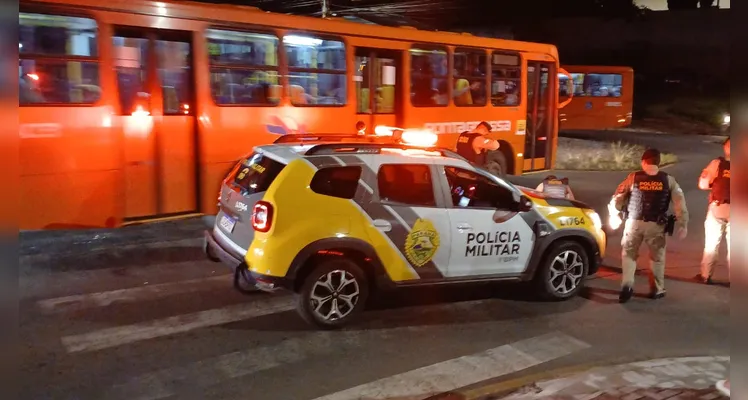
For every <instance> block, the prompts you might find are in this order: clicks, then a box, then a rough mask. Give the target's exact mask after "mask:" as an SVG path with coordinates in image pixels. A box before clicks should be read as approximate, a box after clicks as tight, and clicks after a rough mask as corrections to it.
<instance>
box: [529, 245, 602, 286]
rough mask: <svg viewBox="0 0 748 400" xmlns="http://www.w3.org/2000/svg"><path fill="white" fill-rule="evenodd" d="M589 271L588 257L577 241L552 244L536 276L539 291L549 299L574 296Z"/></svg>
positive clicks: (582, 284)
mask: <svg viewBox="0 0 748 400" xmlns="http://www.w3.org/2000/svg"><path fill="white" fill-rule="evenodd" d="M587 271H589V257H588V256H587V252H586V251H585V249H584V247H582V246H581V245H580V244H579V243H576V242H571V241H566V242H561V243H557V244H554V245H553V246H552V247H551V248H550V249H549V251H548V252H547V253H546V256H545V258H544V260H543V264H542V265H541V269H540V270H539V271H538V272H539V273H538V275H537V276H536V279H537V283H538V285H539V289H540V293H541V295H542V296H543V297H545V298H548V299H551V300H565V299H568V298H571V297H574V296H576V295H577V294H578V293H579V291H580V290H581V289H582V287H583V286H584V279H585V278H586V277H587Z"/></svg>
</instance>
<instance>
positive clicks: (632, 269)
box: [621, 219, 667, 293]
mask: <svg viewBox="0 0 748 400" xmlns="http://www.w3.org/2000/svg"><path fill="white" fill-rule="evenodd" d="M642 242H644V243H646V244H647V247H648V248H649V260H650V268H651V269H652V274H651V278H650V281H649V283H650V287H651V288H652V290H653V292H655V293H662V292H664V291H665V246H666V244H667V241H666V239H665V225H660V224H658V223H656V222H645V221H637V220H632V219H628V220H626V225H625V227H624V229H623V239H622V240H621V248H622V250H623V251H622V254H621V260H622V267H623V276H622V279H621V285H622V286H624V287H625V286H628V287H633V286H634V276H635V274H636V260H637V259H638V258H639V248H640V247H641V245H642Z"/></svg>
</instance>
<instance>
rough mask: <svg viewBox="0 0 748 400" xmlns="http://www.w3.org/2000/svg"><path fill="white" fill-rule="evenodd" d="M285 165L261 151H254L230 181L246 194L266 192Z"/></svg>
mask: <svg viewBox="0 0 748 400" xmlns="http://www.w3.org/2000/svg"><path fill="white" fill-rule="evenodd" d="M285 166H286V165H285V164H283V163H280V162H278V161H275V160H273V159H271V158H268V157H266V156H264V155H262V154H260V153H254V154H252V155H251V156H250V157H249V158H247V159H246V160H244V161H243V162H242V163H241V166H240V167H239V168H238V169H237V170H236V175H234V177H233V179H230V182H231V184H232V186H234V187H238V188H239V189H241V192H242V194H245V195H248V194H253V193H259V192H264V191H266V190H268V187H270V184H272V183H273V181H274V180H275V178H276V177H277V176H278V174H279V173H280V172H281V171H282V170H283V167H285Z"/></svg>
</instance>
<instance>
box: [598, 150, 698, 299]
mask: <svg viewBox="0 0 748 400" xmlns="http://www.w3.org/2000/svg"><path fill="white" fill-rule="evenodd" d="M645 159H646V160H656V161H655V162H654V163H653V165H647V166H646V171H644V170H642V171H637V172H633V173H631V174H629V176H628V177H626V179H625V180H624V181H623V182H622V183H621V184H620V185H619V186H618V188H617V189H616V193H615V194H614V195H613V199H612V200H611V206H612V207H614V208H615V210H625V213H626V221H625V227H624V231H623V238H622V240H621V247H622V255H621V258H622V260H621V261H622V262H621V264H622V267H623V274H622V277H621V281H622V282H621V286H622V290H621V301H622V302H625V301H628V300H629V299H630V298H631V295H632V294H633V289H632V288H633V286H634V275H635V273H636V260H637V258H639V247H641V244H642V243H646V244H647V247H649V252H650V260H651V268H652V275H653V278H654V279H652V282H651V286H652V293H651V295H652V296H653V297H654V298H660V297H662V296H664V294H665V245H666V244H667V243H666V239H665V235H666V234H665V226H666V223H667V211H668V208H669V206H670V202H671V201H672V203H673V210H674V212H675V216H676V218H677V224H678V226H679V227H680V228H681V229H682V230H684V229H685V227H686V226H687V224H688V210H687V209H686V200H685V196H684V195H683V191H682V190H681V188H680V185H678V182H676V181H675V179H674V178H673V177H672V176H670V175H668V174H666V173H665V172H662V171H659V169H658V168H657V165H658V164H659V159H660V153H659V152H658V151H656V150H647V151H646V152H645V153H644V155H643V156H642V160H645ZM683 233H684V234H685V231H684V232H683Z"/></svg>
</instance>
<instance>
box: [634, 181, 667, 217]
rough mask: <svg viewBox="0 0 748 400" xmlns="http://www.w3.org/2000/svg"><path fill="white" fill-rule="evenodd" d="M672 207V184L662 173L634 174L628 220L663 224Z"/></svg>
mask: <svg viewBox="0 0 748 400" xmlns="http://www.w3.org/2000/svg"><path fill="white" fill-rule="evenodd" d="M669 206H670V182H669V180H668V175H667V174H666V173H664V172H662V171H660V172H658V173H657V175H648V174H647V173H646V172H644V171H639V172H636V173H635V174H634V185H633V187H632V188H631V197H630V198H629V204H628V209H627V211H628V218H629V219H635V220H642V221H652V222H662V221H663V220H664V219H665V217H666V215H667V210H668V207H669Z"/></svg>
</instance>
